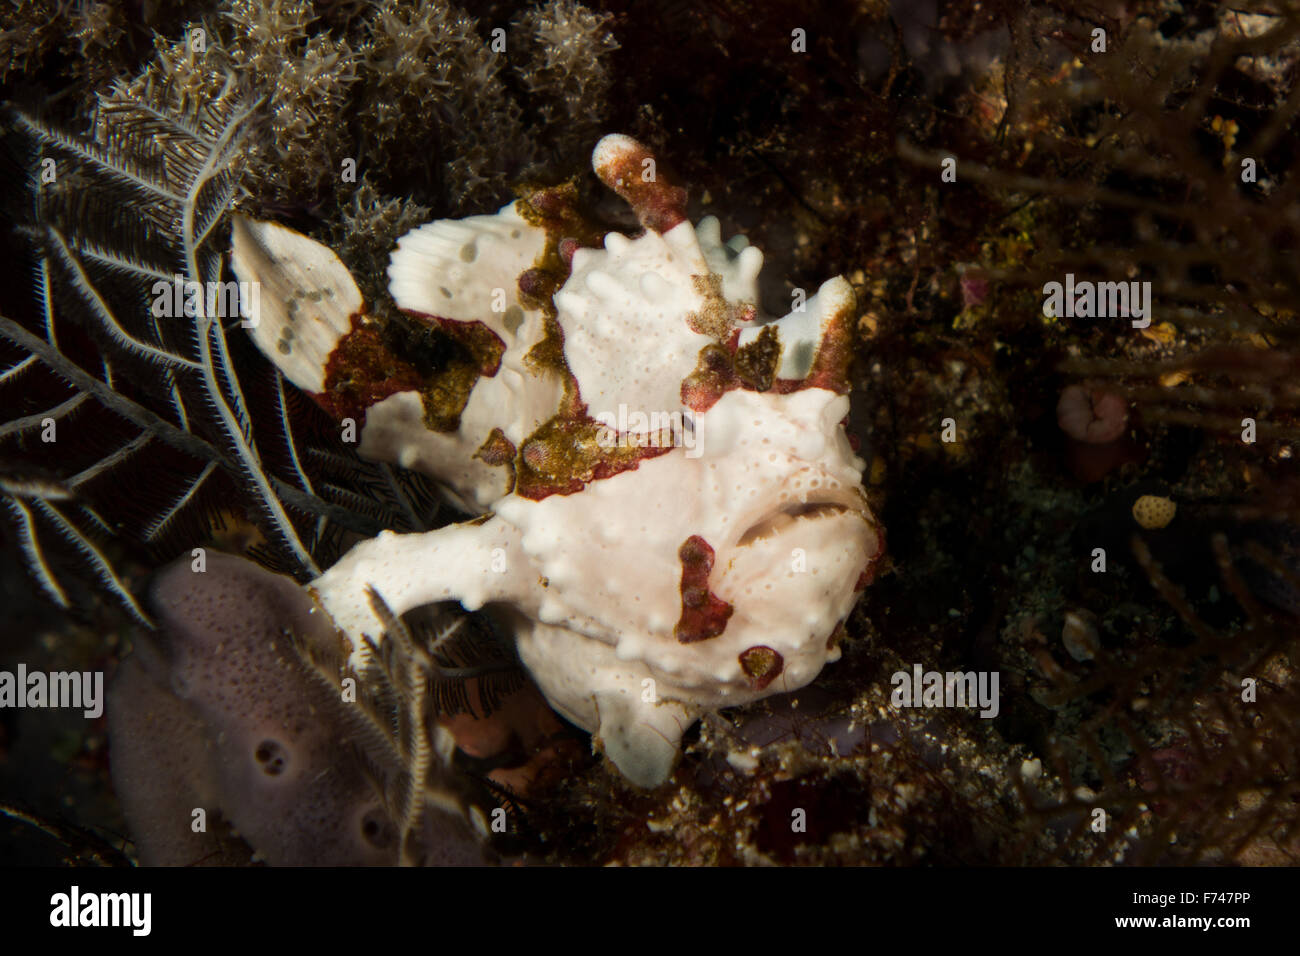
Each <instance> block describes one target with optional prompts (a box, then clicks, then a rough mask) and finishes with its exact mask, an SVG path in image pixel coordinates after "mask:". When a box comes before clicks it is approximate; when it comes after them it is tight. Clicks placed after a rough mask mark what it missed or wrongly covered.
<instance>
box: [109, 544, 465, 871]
mask: <svg viewBox="0 0 1300 956" xmlns="http://www.w3.org/2000/svg"><path fill="white" fill-rule="evenodd" d="M152 604H153V609H154V613H155V618H156V620H157V621H158V625H159V629H158V632H157V633H156V634H153V635H144V636H142V637H141V638H140V639H139V640H138V641H137V649H136V653H135V654H134V655H133V656H132V657H130V658H129V659H127V660H126V661H125V662H123V664H122V666H121V668H120V669H119V671H118V675H117V677H116V678H115V680H114V684H113V687H112V690H111V692H110V695H109V705H108V707H109V734H110V742H111V750H110V754H111V757H112V764H113V782H114V785H115V787H116V789H117V792H118V795H119V796H120V798H121V800H122V805H123V810H124V812H125V814H126V818H127V822H128V823H129V824H130V826H131V829H132V832H133V834H134V836H135V839H136V842H137V846H138V848H139V853H140V860H141V862H142V863H145V864H151V865H181V864H188V863H196V862H203V863H233V864H237V863H248V862H252V861H253V860H261V861H265V862H266V863H270V864H272V865H289V866H293V865H316V866H336V865H385V864H393V863H395V862H397V860H398V851H399V847H398V842H399V839H398V831H397V828H396V826H395V825H394V822H393V819H392V816H391V815H390V813H389V812H388V811H387V809H386V807H385V804H384V801H383V798H382V797H381V794H380V785H379V782H378V780H382V779H383V778H384V777H385V775H387V774H394V773H400V768H397V767H391V766H383V765H382V764H383V761H384V760H385V759H387V758H386V755H383V754H380V753H375V752H374V751H373V748H371V750H369V751H368V750H367V749H366V748H365V747H364V746H363V741H364V738H365V735H364V734H363V733H360V732H359V731H357V730H356V729H354V728H356V727H357V726H358V722H357V721H356V720H355V719H354V718H355V714H352V713H349V712H348V710H347V709H348V708H350V707H352V708H354V707H357V706H358V705H357V704H355V703H348V702H345V701H344V700H343V699H342V695H341V694H339V693H338V692H337V691H335V690H334V689H332V688H331V687H330V686H329V685H328V684H327V683H325V682H323V681H320V680H316V679H313V678H312V676H310V675H309V671H308V669H307V668H306V667H304V665H303V664H302V663H301V661H300V659H299V656H298V654H297V652H296V651H295V650H294V647H293V644H292V642H291V640H290V635H293V636H294V638H295V639H296V640H298V641H299V642H301V643H303V644H306V645H312V644H314V645H315V647H316V648H318V649H320V650H321V651H323V652H325V653H327V654H328V652H329V649H330V647H331V642H333V644H334V646H337V641H338V636H337V634H336V633H335V632H334V629H333V628H332V627H331V626H330V625H329V624H328V622H327V621H325V619H324V615H323V614H322V613H321V612H319V611H317V610H315V609H314V606H313V602H312V601H311V599H310V597H309V596H308V595H307V594H306V592H305V591H304V590H303V589H302V588H301V587H299V586H298V585H297V584H296V583H294V582H293V581H292V580H291V579H289V578H286V577H283V576H280V575H276V574H273V573H271V572H269V571H266V570H265V569H263V568H261V567H259V566H258V565H256V564H253V563H252V562H250V561H246V560H244V559H242V558H236V557H231V556H229V555H223V554H219V553H215V552H208V554H207V556H206V568H205V570H203V571H194V570H192V569H191V565H190V563H189V562H188V561H187V562H183V563H178V564H174V565H172V566H170V567H168V568H166V569H165V570H163V571H162V572H161V573H160V574H159V575H158V578H157V580H156V582H155V584H154V587H153V593H152ZM376 778H378V779H376ZM196 809H202V810H204V814H205V816H206V832H195V829H194V826H195V819H196V815H195V813H194V811H195V810H196ZM424 823H425V825H424V827H423V840H424V842H425V844H426V850H425V854H424V855H425V862H433V863H441V864H451V865H474V864H482V863H484V862H485V852H484V849H483V847H482V844H481V842H480V841H479V840H478V839H477V838H476V837H475V835H474V832H473V830H472V829H471V828H470V826H469V825H468V824H467V823H466V822H465V820H464V819H463V818H462V817H461V816H459V815H457V814H455V813H452V812H448V811H444V810H440V809H435V808H432V807H431V808H430V809H429V810H428V812H427V815H426V817H425V820H424ZM241 840H242V841H243V842H242V843H241V842H240V841H241ZM250 848H251V851H252V853H251V854H250Z"/></svg>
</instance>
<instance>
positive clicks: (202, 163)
mask: <svg viewBox="0 0 1300 956" xmlns="http://www.w3.org/2000/svg"><path fill="white" fill-rule="evenodd" d="M258 118H259V114H258V113H257V104H256V103H251V102H249V101H248V99H247V98H245V97H243V96H242V95H241V93H240V90H239V89H238V87H237V85H236V83H235V82H234V80H233V79H232V80H231V81H229V82H227V84H226V85H225V88H224V89H223V90H221V92H220V93H219V94H217V95H216V96H214V97H212V98H210V99H208V100H206V101H204V102H201V103H184V102H178V101H177V98H175V97H169V96H168V94H167V92H166V91H164V90H149V91H146V92H144V93H140V94H135V93H132V92H131V91H129V90H128V88H127V87H126V86H125V85H118V86H115V87H114V88H113V89H112V90H110V91H109V92H107V93H105V94H101V95H100V97H99V100H98V105H97V108H96V110H95V113H94V115H93V117H92V118H91V121H90V123H89V126H88V129H87V130H86V132H84V133H73V132H67V131H64V130H62V129H59V128H57V127H56V126H54V125H52V124H50V123H48V122H46V121H45V120H43V119H41V118H38V117H35V116H31V115H27V114H23V113H16V114H14V116H13V121H14V124H15V125H16V126H17V127H18V128H19V129H20V130H22V131H24V132H25V133H26V134H27V135H28V136H29V137H30V139H31V141H32V143H33V145H34V150H33V154H32V159H31V167H30V168H31V171H32V175H31V182H32V194H33V213H34V214H33V216H32V218H31V221H30V223H29V224H28V225H26V226H25V227H23V229H22V231H23V232H24V233H25V234H26V236H27V238H29V239H30V241H31V248H32V258H33V264H34V274H35V286H36V295H35V308H34V309H33V310H32V311H31V314H30V315H24V316H0V460H2V461H4V462H6V468H5V473H4V475H3V476H0V479H2V480H0V516H2V517H3V519H4V520H3V524H0V527H3V528H4V534H5V538H6V539H7V540H8V541H9V542H10V543H11V545H13V546H16V548H17V550H18V551H20V552H21V554H22V556H23V558H24V560H25V562H26V564H27V565H28V567H29V568H30V569H31V570H32V572H33V573H34V575H35V576H36V578H37V580H38V581H39V583H40V585H41V587H42V589H43V590H44V591H45V593H46V594H48V595H49V596H50V597H51V598H52V599H53V600H55V601H56V603H59V604H61V605H63V606H68V605H69V604H70V603H72V604H75V603H77V602H76V601H75V600H70V598H69V593H70V592H69V590H68V587H67V585H66V583H64V582H65V581H66V579H67V577H66V576H67V575H68V573H69V572H70V571H74V570H79V571H80V572H81V576H82V577H83V578H86V579H88V580H91V581H97V582H98V585H97V586H98V587H99V589H100V590H101V591H102V592H103V593H107V594H111V595H113V596H115V597H116V598H117V600H118V602H119V603H121V604H122V605H123V606H125V607H126V608H127V609H128V610H129V611H130V613H132V614H133V615H134V616H136V617H138V618H143V617H144V614H143V612H142V611H141V609H140V607H139V606H138V605H137V603H136V602H135V599H134V598H133V597H132V596H131V592H130V589H129V587H128V586H127V584H126V583H125V582H124V581H123V580H121V578H119V576H118V574H117V573H116V572H115V570H114V568H113V564H112V561H111V560H110V554H111V553H112V551H113V549H114V548H117V547H119V543H120V542H123V541H125V542H129V543H133V544H137V545H143V546H145V548H146V549H147V551H149V552H150V553H151V554H153V555H154V556H156V557H170V556H174V555H175V554H177V553H178V552H179V551H181V550H184V549H188V548H191V547H193V546H195V545H197V544H201V543H203V541H204V540H206V539H207V538H208V536H209V535H210V533H211V532H212V531H213V530H214V529H215V528H217V527H220V526H222V525H223V524H226V523H228V521H229V519H232V518H233V519H235V520H236V521H239V520H240V519H245V520H247V521H249V522H251V523H252V525H253V526H254V527H255V528H256V529H257V532H258V533H259V534H260V536H261V540H260V542H258V544H257V545H256V546H255V547H254V548H253V549H252V550H253V551H254V552H255V553H256V554H257V556H258V557H259V558H260V559H261V560H263V561H264V563H266V564H268V565H269V566H271V567H273V568H276V569H277V570H284V571H288V572H290V573H292V574H295V575H297V576H299V577H300V578H306V577H309V576H314V575H316V574H318V573H319V571H320V568H321V567H322V566H324V565H327V564H328V563H329V562H331V561H332V560H333V559H334V558H335V557H336V556H337V555H338V554H339V553H340V552H341V550H343V549H344V548H345V547H346V546H347V544H349V543H350V540H349V539H348V537H347V536H348V535H349V534H352V535H354V536H355V535H364V536H369V535H374V534H376V533H377V532H378V531H380V530H383V529H388V528H391V529H395V530H401V531H418V530H425V527H426V526H425V524H424V522H425V521H426V519H427V517H428V516H429V515H430V513H431V507H432V505H431V502H432V496H431V494H430V491H429V489H428V486H427V485H425V484H424V483H423V481H422V480H421V479H418V478H416V477H414V476H410V475H406V474H402V473H400V472H399V470H397V469H393V468H390V467H387V466H383V465H376V464H373V463H369V462H365V461H362V460H361V459H359V458H358V457H357V456H356V455H355V453H354V452H353V451H352V449H351V448H350V447H349V446H348V445H347V444H346V443H345V442H343V441H340V440H339V435H338V432H337V429H336V427H335V426H334V425H333V424H332V423H330V422H329V421H328V420H327V419H326V418H325V417H324V416H323V414H321V413H320V412H319V411H318V410H317V409H316V408H315V407H314V406H312V404H311V403H310V402H307V401H304V400H303V399H302V397H301V395H299V394H298V392H297V391H296V390H295V388H294V387H293V386H292V385H291V384H289V383H288V382H286V381H285V380H284V379H283V377H282V376H281V375H280V373H279V372H278V371H276V370H275V369H274V368H273V367H271V366H270V365H269V364H268V363H266V361H265V360H264V359H262V358H261V356H259V355H258V354H257V353H256V350H255V349H253V348H252V347H251V345H250V344H249V343H248V342H247V340H246V339H247V336H246V334H245V333H244V331H243V330H242V329H240V328H239V326H240V324H241V322H247V321H250V320H249V319H247V318H246V316H250V315H253V314H255V312H254V309H255V299H254V298H253V297H254V296H255V295H256V294H257V290H255V289H252V288H245V287H241V285H240V284H239V283H237V282H236V281H234V279H233V278H232V277H230V276H229V274H228V270H227V263H226V261H225V260H226V256H225V254H224V253H225V250H226V249H228V247H229V228H230V226H229V213H230V210H231V206H232V203H233V202H234V200H235V199H236V197H237V196H238V195H239V190H240V179H241V175H242V172H243V171H242V161H243V151H244V149H245V146H246V144H247V142H248V141H249V139H250V138H251V137H253V136H255V135H256V132H257V129H258ZM115 539H116V541H117V542H119V543H114V540H115Z"/></svg>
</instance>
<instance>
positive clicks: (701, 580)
mask: <svg viewBox="0 0 1300 956" xmlns="http://www.w3.org/2000/svg"><path fill="white" fill-rule="evenodd" d="M677 556H678V557H679V558H680V559H681V562H682V616H681V618H680V619H679V620H678V621H677V627H676V628H675V629H674V633H675V634H676V635H677V640H679V641H681V642H682V643H683V644H694V643H695V642H696V641H707V640H708V639H709V638H711V637H717V636H718V635H719V634H721V633H722V632H723V631H724V630H725V629H726V627H727V621H728V620H730V618H731V612H732V611H733V610H734V608H732V606H731V605H730V604H728V603H727V602H726V601H724V600H722V598H720V597H718V596H717V595H716V594H714V593H713V592H712V591H710V590H709V574H710V573H711V572H712V571H713V548H712V546H711V545H710V544H709V543H708V542H707V541H705V540H704V539H703V538H701V537H700V536H699V535H698V534H693V535H691V536H690V537H689V538H687V539H686V540H685V541H684V542H682V546H681V549H680V550H679V551H678V552H677ZM746 653H749V652H748V651H747V652H746ZM778 656H779V655H778ZM768 669H770V667H769V668H768ZM746 673H747V674H749V673H751V672H750V671H749V670H746ZM763 673H766V670H764V671H763ZM773 676H774V677H775V674H774V675H773Z"/></svg>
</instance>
